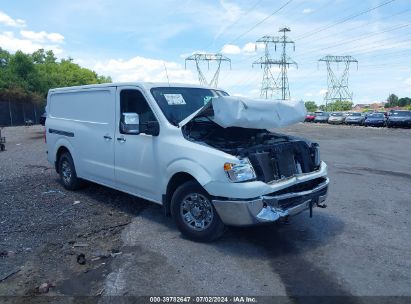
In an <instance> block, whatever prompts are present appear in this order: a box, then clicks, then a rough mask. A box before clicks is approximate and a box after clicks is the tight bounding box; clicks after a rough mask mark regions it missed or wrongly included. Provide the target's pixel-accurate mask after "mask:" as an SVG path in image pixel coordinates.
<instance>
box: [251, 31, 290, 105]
mask: <svg viewBox="0 0 411 304" xmlns="http://www.w3.org/2000/svg"><path fill="white" fill-rule="evenodd" d="M290 31H291V30H290V28H287V27H284V28H280V30H279V32H280V33H283V35H282V36H280V37H278V36H264V37H261V38H260V39H258V40H257V41H256V42H257V44H258V43H264V50H265V53H264V56H263V57H260V58H259V59H258V60H256V61H254V62H253V66H254V65H256V64H257V65H260V66H261V68H262V67H263V66H264V74H263V80H262V83H261V92H260V96H261V98H265V99H269V98H272V97H273V95H274V94H275V95H277V96H281V99H282V100H288V99H290V98H291V96H290V87H289V83H288V76H287V69H288V68H289V67H290V65H295V66H296V67H297V68H298V65H297V63H296V62H295V61H294V60H292V59H291V58H290V57H288V56H287V45H288V44H292V45H293V48H294V51H295V43H294V41H291V40H289V39H288V37H287V36H286V32H290ZM270 44H274V49H275V51H277V44H279V45H280V46H281V47H282V52H281V58H280V59H279V60H273V59H271V56H270V47H269V46H270ZM273 65H276V66H278V67H279V69H280V73H279V74H278V76H277V78H274V76H273V73H272V70H271V66H273ZM279 92H281V94H278V93H279Z"/></svg>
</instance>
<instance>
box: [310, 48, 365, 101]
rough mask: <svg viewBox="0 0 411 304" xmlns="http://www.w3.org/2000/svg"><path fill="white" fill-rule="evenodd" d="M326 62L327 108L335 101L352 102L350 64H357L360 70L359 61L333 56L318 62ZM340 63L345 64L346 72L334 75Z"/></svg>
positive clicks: (349, 57) (347, 57)
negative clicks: (349, 82)
mask: <svg viewBox="0 0 411 304" xmlns="http://www.w3.org/2000/svg"><path fill="white" fill-rule="evenodd" d="M318 61H319V62H325V63H326V65H327V87H328V88H327V93H326V94H325V97H324V100H325V105H326V106H327V104H328V102H333V101H352V97H353V93H352V92H350V90H349V88H348V77H349V75H350V64H351V63H356V64H357V69H358V60H357V59H355V58H354V57H351V56H331V55H327V56H325V57H323V58H321V59H319V60H318ZM339 63H343V64H344V70H343V72H342V73H341V75H337V74H336V73H334V70H333V67H335V65H337V68H338V65H339Z"/></svg>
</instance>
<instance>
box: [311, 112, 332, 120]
mask: <svg viewBox="0 0 411 304" xmlns="http://www.w3.org/2000/svg"><path fill="white" fill-rule="evenodd" d="M328 118H330V114H329V113H327V112H320V113H318V114H316V116H315V118H314V122H318V123H326V122H328Z"/></svg>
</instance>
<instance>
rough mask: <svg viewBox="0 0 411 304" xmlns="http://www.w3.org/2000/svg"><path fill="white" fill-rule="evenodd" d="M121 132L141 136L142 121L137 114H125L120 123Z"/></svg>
mask: <svg viewBox="0 0 411 304" xmlns="http://www.w3.org/2000/svg"><path fill="white" fill-rule="evenodd" d="M120 128H121V132H122V133H125V134H140V119H139V116H138V114H137V113H123V115H121V122H120Z"/></svg>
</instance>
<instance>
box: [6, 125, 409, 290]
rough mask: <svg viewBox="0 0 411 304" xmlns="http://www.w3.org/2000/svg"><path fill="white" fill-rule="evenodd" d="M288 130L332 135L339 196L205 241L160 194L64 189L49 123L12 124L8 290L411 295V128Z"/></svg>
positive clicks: (325, 142) (328, 150)
mask: <svg viewBox="0 0 411 304" xmlns="http://www.w3.org/2000/svg"><path fill="white" fill-rule="evenodd" d="M284 131H285V132H287V133H291V134H295V135H299V136H304V137H308V138H310V139H312V140H316V141H318V142H319V143H320V146H321V152H322V158H323V160H325V161H326V162H327V163H328V165H329V175H330V179H331V186H330V193H329V199H328V205H329V207H328V208H327V209H323V210H319V209H315V210H314V217H313V218H311V219H310V218H309V217H308V213H303V214H301V215H299V216H297V217H295V218H293V219H292V220H291V223H290V224H289V225H283V224H276V225H271V226H263V227H255V228H235V229H234V228H230V229H228V230H227V232H226V233H225V235H224V236H223V238H222V239H220V240H218V241H217V242H214V243H211V244H198V243H193V242H191V241H188V240H186V239H184V238H183V237H182V236H181V235H180V233H179V232H178V231H177V229H176V228H175V226H174V224H173V222H172V220H171V219H169V218H165V217H164V216H163V212H162V209H161V207H159V206H157V205H154V204H152V203H148V202H144V201H141V200H139V199H137V198H133V197H131V196H129V195H126V194H122V193H120V192H118V191H114V190H111V189H108V188H105V187H102V186H98V185H94V184H91V185H89V186H88V187H86V188H84V189H83V190H80V191H78V192H68V191H66V190H64V189H63V187H62V186H61V185H60V183H59V181H58V176H57V174H56V173H55V171H54V169H53V168H51V167H50V165H49V164H48V163H47V162H46V154H45V145H44V141H43V138H42V128H41V127H40V126H34V127H30V128H25V127H18V128H6V129H4V130H3V135H4V136H6V137H7V141H8V142H7V145H6V148H7V151H5V152H2V153H0V211H1V212H0V295H3V296H5V295H38V294H39V290H38V287H39V286H40V285H41V284H42V283H50V284H49V285H51V287H50V289H49V291H48V293H47V295H129V296H134V295H231V296H233V295H250V296H251V295H252V296H257V295H266V296H270V295H282V296H289V297H293V296H298V295H333V296H334V295H338V296H351V295H354V296H411V283H410V282H411V273H410V269H411V246H410V231H411V225H410V215H411V213H410V209H411V207H410V202H411V187H410V184H411V173H410V172H411V130H403V129H377V128H363V127H347V126H330V125H316V124H299V125H296V126H293V127H291V128H288V129H286V130H284ZM81 253H83V254H84V255H85V258H86V263H85V264H84V265H80V264H79V263H78V262H77V257H78V256H79V254H81Z"/></svg>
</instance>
